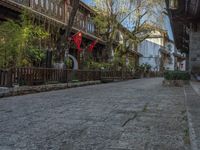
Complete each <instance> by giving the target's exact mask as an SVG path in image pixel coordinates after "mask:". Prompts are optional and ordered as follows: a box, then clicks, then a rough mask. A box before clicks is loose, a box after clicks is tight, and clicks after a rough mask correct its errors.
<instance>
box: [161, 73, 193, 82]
mask: <svg viewBox="0 0 200 150" xmlns="http://www.w3.org/2000/svg"><path fill="white" fill-rule="evenodd" d="M164 78H165V79H166V80H190V74H189V73H188V72H186V71H166V72H165V73H164Z"/></svg>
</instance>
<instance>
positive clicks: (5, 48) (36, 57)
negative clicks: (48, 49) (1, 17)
mask: <svg viewBox="0 0 200 150" xmlns="http://www.w3.org/2000/svg"><path fill="white" fill-rule="evenodd" d="M48 35H49V34H48V33H47V32H46V31H44V30H43V28H41V27H40V26H36V25H33V24H32V22H31V20H30V19H29V16H28V14H27V12H24V13H23V14H22V15H21V20H20V22H15V21H13V20H8V21H5V22H3V23H1V24H0V53H1V55H0V67H1V68H8V67H15V66H27V65H34V64H37V66H38V65H40V63H41V60H42V59H43V58H44V51H43V50H42V48H41V47H40V43H41V41H42V40H45V39H46V38H47V37H48ZM35 62H36V63H35Z"/></svg>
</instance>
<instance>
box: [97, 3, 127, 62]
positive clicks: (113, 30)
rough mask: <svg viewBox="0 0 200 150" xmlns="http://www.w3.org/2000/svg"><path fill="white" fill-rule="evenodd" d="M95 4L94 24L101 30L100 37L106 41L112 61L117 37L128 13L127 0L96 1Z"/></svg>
mask: <svg viewBox="0 0 200 150" xmlns="http://www.w3.org/2000/svg"><path fill="white" fill-rule="evenodd" d="M94 2H95V7H94V10H95V11H96V16H95V17H94V22H95V24H96V26H97V28H98V29H99V30H100V36H102V37H103V38H104V39H105V41H106V49H107V52H109V54H108V55H109V57H110V59H112V57H113V56H114V47H113V44H114V42H115V36H116V34H117V31H118V29H119V26H120V25H121V23H122V22H123V21H124V18H126V16H125V15H126V14H127V12H128V9H127V7H126V6H127V0H94Z"/></svg>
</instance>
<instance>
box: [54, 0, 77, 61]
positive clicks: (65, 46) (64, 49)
mask: <svg viewBox="0 0 200 150" xmlns="http://www.w3.org/2000/svg"><path fill="white" fill-rule="evenodd" d="M58 1H60V0H58ZM70 3H71V6H72V10H71V12H70V15H69V20H68V23H67V26H66V27H65V28H64V30H62V31H61V37H60V39H59V40H58V43H57V44H58V45H57V48H58V52H59V54H58V56H57V62H64V59H65V58H62V56H63V55H64V57H66V53H69V52H68V51H69V47H70V40H69V37H70V33H71V30H72V27H73V24H74V20H75V17H76V13H77V11H78V8H79V3H80V0H70Z"/></svg>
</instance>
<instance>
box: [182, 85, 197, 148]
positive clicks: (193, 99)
mask: <svg viewBox="0 0 200 150" xmlns="http://www.w3.org/2000/svg"><path fill="white" fill-rule="evenodd" d="M184 93H185V105H186V110H187V118H188V125H189V135H190V142H191V150H199V148H200V141H199V140H200V130H199V129H200V126H199V124H200V119H199V115H200V111H198V109H199V107H200V101H199V100H200V95H199V93H198V92H197V91H196V89H195V87H194V85H193V84H192V83H191V82H190V85H188V86H185V89H184Z"/></svg>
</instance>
